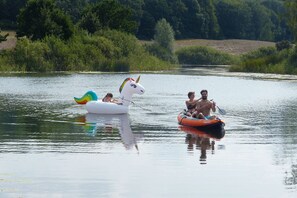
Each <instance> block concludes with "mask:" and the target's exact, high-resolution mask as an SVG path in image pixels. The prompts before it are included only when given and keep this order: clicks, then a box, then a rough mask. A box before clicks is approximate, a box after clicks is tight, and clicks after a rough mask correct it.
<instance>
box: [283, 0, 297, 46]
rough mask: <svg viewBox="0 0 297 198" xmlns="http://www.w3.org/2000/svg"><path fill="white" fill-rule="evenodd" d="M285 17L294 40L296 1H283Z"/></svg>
mask: <svg viewBox="0 0 297 198" xmlns="http://www.w3.org/2000/svg"><path fill="white" fill-rule="evenodd" d="M285 7H286V14H285V16H286V19H287V23H288V25H289V27H290V28H291V31H292V33H293V35H294V39H295V41H296V40H297V23H296V21H297V2H296V1H293V0H287V1H285Z"/></svg>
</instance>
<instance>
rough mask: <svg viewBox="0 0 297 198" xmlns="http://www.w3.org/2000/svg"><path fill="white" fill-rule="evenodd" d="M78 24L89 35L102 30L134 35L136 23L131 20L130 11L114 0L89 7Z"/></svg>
mask: <svg viewBox="0 0 297 198" xmlns="http://www.w3.org/2000/svg"><path fill="white" fill-rule="evenodd" d="M89 17H91V18H90V19H89ZM79 24H80V27H82V28H84V29H86V30H88V31H89V32H90V33H94V32H95V31H97V30H100V29H102V28H103V29H115V30H120V31H124V32H128V33H134V32H135V31H136V28H137V24H136V22H135V21H133V19H132V10H131V9H130V8H128V7H125V6H123V5H122V4H120V3H119V2H118V1H116V0H103V1H100V2H98V3H97V4H94V5H90V6H89V7H87V8H86V10H85V12H84V14H83V17H82V19H81V20H80V22H79Z"/></svg>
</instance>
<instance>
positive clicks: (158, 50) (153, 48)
mask: <svg viewBox="0 0 297 198" xmlns="http://www.w3.org/2000/svg"><path fill="white" fill-rule="evenodd" d="M144 47H145V49H146V50H147V51H148V52H149V53H150V54H152V55H153V56H156V57H158V58H160V59H161V60H164V61H169V62H171V63H177V62H178V60H177V57H176V56H175V55H174V54H173V53H172V52H171V51H169V50H168V49H166V48H164V47H162V46H160V45H159V44H157V43H153V44H146V45H144Z"/></svg>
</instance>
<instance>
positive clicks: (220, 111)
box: [210, 99, 227, 115]
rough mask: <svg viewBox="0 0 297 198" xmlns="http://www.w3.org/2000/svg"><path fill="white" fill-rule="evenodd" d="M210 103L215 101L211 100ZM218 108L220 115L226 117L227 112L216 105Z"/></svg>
mask: <svg viewBox="0 0 297 198" xmlns="http://www.w3.org/2000/svg"><path fill="white" fill-rule="evenodd" d="M210 101H213V99H211V100H210ZM216 107H218V110H219V113H220V114H221V115H226V113H227V112H226V111H225V110H224V109H221V108H220V107H219V106H218V105H216Z"/></svg>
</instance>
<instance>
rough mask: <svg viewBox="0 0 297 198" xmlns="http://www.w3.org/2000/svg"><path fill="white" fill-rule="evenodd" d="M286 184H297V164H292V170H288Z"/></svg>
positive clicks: (292, 185)
mask: <svg viewBox="0 0 297 198" xmlns="http://www.w3.org/2000/svg"><path fill="white" fill-rule="evenodd" d="M285 185H287V186H289V187H290V186H291V187H293V188H294V186H296V185H297V165H292V167H291V172H286V177H285Z"/></svg>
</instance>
